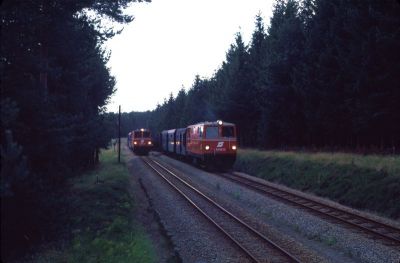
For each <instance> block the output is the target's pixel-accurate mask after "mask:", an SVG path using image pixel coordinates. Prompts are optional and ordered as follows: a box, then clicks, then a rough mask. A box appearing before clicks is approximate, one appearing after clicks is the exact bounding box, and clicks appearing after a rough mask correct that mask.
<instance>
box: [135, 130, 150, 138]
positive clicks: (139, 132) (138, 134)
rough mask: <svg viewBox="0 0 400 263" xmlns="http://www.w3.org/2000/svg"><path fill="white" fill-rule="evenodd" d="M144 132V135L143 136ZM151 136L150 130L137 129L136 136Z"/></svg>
mask: <svg viewBox="0 0 400 263" xmlns="http://www.w3.org/2000/svg"><path fill="white" fill-rule="evenodd" d="M142 134H143V136H142ZM148 137H150V132H149V131H143V132H142V131H135V138H148Z"/></svg>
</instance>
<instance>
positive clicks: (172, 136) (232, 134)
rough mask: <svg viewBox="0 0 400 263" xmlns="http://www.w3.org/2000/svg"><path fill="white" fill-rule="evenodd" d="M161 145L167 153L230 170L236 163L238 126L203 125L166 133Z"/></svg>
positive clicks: (219, 123)
mask: <svg viewBox="0 0 400 263" xmlns="http://www.w3.org/2000/svg"><path fill="white" fill-rule="evenodd" d="M160 142H161V148H162V149H163V151H164V152H167V153H172V154H175V155H177V156H180V157H185V158H189V159H191V160H192V161H193V162H194V163H201V164H204V165H205V166H214V167H216V168H223V169H227V168H230V167H232V165H233V163H234V162H235V160H236V149H237V140H236V127H235V125H234V124H233V123H228V122H222V121H220V120H219V121H215V122H201V123H198V124H194V125H190V126H188V127H187V128H180V129H172V130H166V131H162V132H161V136H160Z"/></svg>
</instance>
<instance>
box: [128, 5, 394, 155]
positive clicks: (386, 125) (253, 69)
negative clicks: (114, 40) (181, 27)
mask: <svg viewBox="0 0 400 263" xmlns="http://www.w3.org/2000/svg"><path fill="white" fill-rule="evenodd" d="M261 11H262V10H261ZM210 41H212V40H210ZM399 72H400V4H399V2H398V1H395V0H384V1H376V0H365V1H348V0H329V1H328V0H302V1H300V0H288V1H283V0H278V1H276V3H275V7H274V11H273V16H272V18H271V20H270V23H269V26H268V27H267V28H266V27H265V23H264V21H263V20H262V18H261V15H259V16H257V17H256V20H255V30H254V32H253V35H252V39H251V42H250V43H249V44H248V45H246V44H245V43H244V42H243V40H242V36H241V34H240V33H238V34H237V35H236V41H235V42H234V43H233V44H232V45H231V46H230V48H229V50H228V52H227V54H226V59H225V61H223V62H222V65H221V67H220V68H218V69H217V70H216V72H215V74H214V75H213V76H212V77H211V78H200V77H196V79H195V81H194V83H193V85H192V87H190V89H189V90H188V91H185V90H184V89H182V90H181V91H180V92H179V93H178V94H177V96H176V97H173V96H172V95H171V97H169V98H168V99H166V100H165V101H164V103H163V104H162V105H158V106H157V108H156V109H155V110H154V111H152V112H146V113H142V114H140V113H126V114H125V115H123V120H124V121H123V125H124V129H123V132H124V134H126V133H127V132H128V130H129V129H130V128H135V127H137V126H134V125H133V124H137V125H139V126H140V125H143V126H146V127H149V128H151V129H152V130H153V133H157V132H159V131H160V130H163V129H169V128H176V127H184V126H186V125H188V124H193V123H196V122H199V121H204V120H216V119H222V120H225V121H229V122H234V123H236V124H237V127H238V130H239V137H240V144H241V146H250V147H262V148H287V147H289V148H303V147H305V148H317V149H321V148H325V149H327V148H329V149H340V150H343V149H345V150H362V151H365V150H367V151H371V150H372V151H379V152H391V153H393V151H395V152H397V153H398V152H399V145H400V73H399ZM143 119H145V120H146V121H145V122H143V121H141V120H143ZM394 147H395V148H394Z"/></svg>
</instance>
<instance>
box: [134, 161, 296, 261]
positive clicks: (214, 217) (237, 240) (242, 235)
mask: <svg viewBox="0 0 400 263" xmlns="http://www.w3.org/2000/svg"><path fill="white" fill-rule="evenodd" d="M142 160H143V161H144V162H145V163H146V164H147V165H148V166H149V167H150V168H151V169H152V170H153V171H154V172H155V173H156V174H157V175H159V176H160V177H161V178H162V179H163V180H165V181H166V183H168V184H169V185H170V186H171V187H172V188H173V189H174V190H175V191H177V192H178V193H179V194H180V195H181V196H182V197H183V198H184V199H185V200H186V201H188V202H189V203H190V205H191V206H192V207H194V208H195V209H196V210H197V211H198V212H199V213H201V214H202V215H203V216H204V217H205V218H206V219H207V220H208V221H209V222H210V223H211V224H212V225H213V226H215V228H216V229H218V231H219V232H221V233H222V234H223V235H224V236H225V237H226V238H228V239H229V240H230V241H231V242H232V243H233V244H235V246H236V247H237V248H238V249H239V250H240V251H241V252H242V253H243V254H244V255H245V256H246V257H248V259H250V260H251V261H254V262H300V260H299V259H297V258H296V257H295V256H293V255H291V254H290V253H289V252H287V251H286V250H285V249H283V248H282V247H280V246H279V245H277V244H276V243H274V242H273V241H272V240H270V239H269V238H268V237H266V236H265V235H263V234H262V233H261V232H259V231H258V230H256V229H254V228H253V227H252V226H250V225H249V224H247V223H246V222H244V221H243V220H241V219H240V218H239V217H238V216H236V215H234V214H233V213H231V212H230V211H228V210H226V209H225V208H223V207H222V206H221V205H219V204H218V203H217V202H216V201H214V200H212V199H211V198H210V197H208V196H207V195H206V194H204V193H203V192H201V191H200V190H199V189H198V188H196V187H195V186H193V185H191V184H190V183H188V182H187V181H185V180H184V179H182V178H181V177H180V176H179V175H177V174H176V173H174V172H173V171H171V170H170V169H168V168H167V167H165V166H163V165H162V164H161V163H159V162H157V161H155V160H153V159H151V158H149V157H143V158H142Z"/></svg>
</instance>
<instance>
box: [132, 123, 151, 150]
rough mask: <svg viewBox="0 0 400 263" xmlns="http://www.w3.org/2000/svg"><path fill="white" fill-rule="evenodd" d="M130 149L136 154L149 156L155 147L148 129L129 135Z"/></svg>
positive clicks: (135, 131)
mask: <svg viewBox="0 0 400 263" xmlns="http://www.w3.org/2000/svg"><path fill="white" fill-rule="evenodd" d="M128 147H129V148H130V149H131V150H132V151H133V152H135V153H138V154H148V153H149V151H150V150H151V149H152V147H153V142H152V140H151V133H150V131H149V130H148V129H137V130H134V131H131V132H130V133H128Z"/></svg>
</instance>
